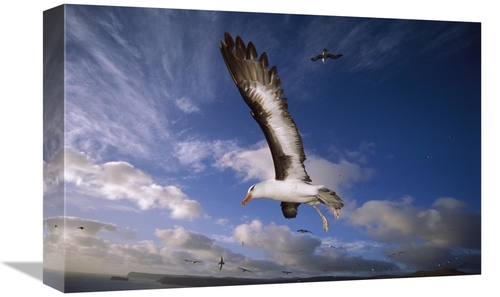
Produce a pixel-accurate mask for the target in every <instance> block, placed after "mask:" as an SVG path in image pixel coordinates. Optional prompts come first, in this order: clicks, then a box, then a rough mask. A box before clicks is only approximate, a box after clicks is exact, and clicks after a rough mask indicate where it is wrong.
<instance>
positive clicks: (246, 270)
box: [238, 267, 253, 273]
mask: <svg viewBox="0 0 500 297" xmlns="http://www.w3.org/2000/svg"><path fill="white" fill-rule="evenodd" d="M238 268H239V269H241V270H242V271H243V272H250V273H253V272H251V271H250V270H248V269H245V268H243V267H238Z"/></svg>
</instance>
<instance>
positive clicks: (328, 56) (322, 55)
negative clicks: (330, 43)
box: [311, 48, 342, 64]
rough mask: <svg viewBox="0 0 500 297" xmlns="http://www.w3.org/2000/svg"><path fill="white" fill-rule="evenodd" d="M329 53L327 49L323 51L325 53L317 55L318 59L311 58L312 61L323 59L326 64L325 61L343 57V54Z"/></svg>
mask: <svg viewBox="0 0 500 297" xmlns="http://www.w3.org/2000/svg"><path fill="white" fill-rule="evenodd" d="M327 52H328V50H327V49H326V48H325V49H323V52H321V54H319V55H317V56H316V57H313V58H311V61H314V62H316V61H317V60H319V59H321V61H322V62H323V64H325V61H326V59H327V58H330V59H338V58H340V57H342V54H338V55H334V54H328V53H327Z"/></svg>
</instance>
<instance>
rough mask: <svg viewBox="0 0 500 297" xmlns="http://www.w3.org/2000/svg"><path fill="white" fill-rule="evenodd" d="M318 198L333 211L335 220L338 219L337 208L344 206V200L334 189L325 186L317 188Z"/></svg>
mask: <svg viewBox="0 0 500 297" xmlns="http://www.w3.org/2000/svg"><path fill="white" fill-rule="evenodd" d="M318 199H319V200H320V201H321V202H323V203H325V204H326V205H327V206H328V207H329V208H330V209H331V210H332V211H333V213H334V214H335V218H336V219H337V220H340V216H339V214H338V212H337V210H338V209H341V208H342V207H343V206H344V201H342V199H341V198H340V197H339V196H338V195H337V194H336V193H335V192H334V191H332V190H330V189H327V188H320V189H318Z"/></svg>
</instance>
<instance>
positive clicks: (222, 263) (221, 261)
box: [217, 257, 226, 270]
mask: <svg viewBox="0 0 500 297" xmlns="http://www.w3.org/2000/svg"><path fill="white" fill-rule="evenodd" d="M224 264H226V263H225V262H224V259H222V257H220V262H219V263H217V265H219V266H220V268H219V270H222V265H224Z"/></svg>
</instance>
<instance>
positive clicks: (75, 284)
mask: <svg viewBox="0 0 500 297" xmlns="http://www.w3.org/2000/svg"><path fill="white" fill-rule="evenodd" d="M63 275H64V276H65V277H64V284H63V283H62V277H63ZM112 276H113V275H106V274H90V273H76V272H66V273H65V274H63V273H62V272H58V271H51V270H47V269H44V272H43V282H44V284H46V285H48V286H51V287H54V288H55V289H58V290H64V292H65V293H77V292H99V291H123V290H148V289H170V288H185V287H182V286H173V285H165V284H161V283H159V282H156V281H154V280H148V279H129V280H128V281H121V280H111V277H112ZM62 286H64V287H62Z"/></svg>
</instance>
